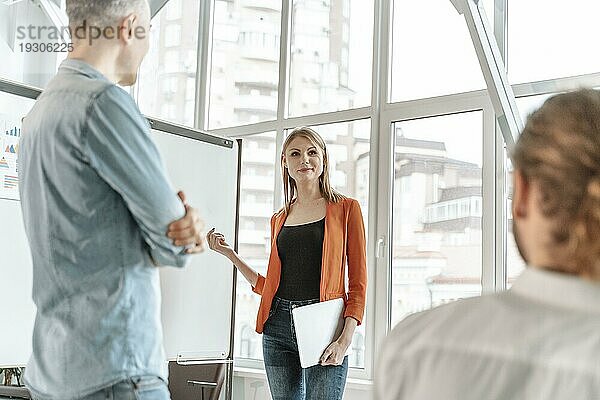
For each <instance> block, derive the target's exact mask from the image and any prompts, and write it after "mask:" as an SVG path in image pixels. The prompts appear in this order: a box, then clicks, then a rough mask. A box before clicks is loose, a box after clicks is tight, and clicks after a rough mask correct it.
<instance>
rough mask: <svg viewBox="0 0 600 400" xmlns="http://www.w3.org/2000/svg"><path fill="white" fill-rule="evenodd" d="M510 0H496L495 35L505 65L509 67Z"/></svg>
mask: <svg viewBox="0 0 600 400" xmlns="http://www.w3.org/2000/svg"><path fill="white" fill-rule="evenodd" d="M507 3H508V1H507V0H494V21H493V24H494V36H495V37H496V43H498V49H499V50H500V55H501V56H502V59H503V60H504V66H505V67H507V68H508V62H507V61H508V60H507V56H508V52H507V50H508V40H507V38H508V36H507V33H508V12H507V11H508V8H507V6H508V4H507Z"/></svg>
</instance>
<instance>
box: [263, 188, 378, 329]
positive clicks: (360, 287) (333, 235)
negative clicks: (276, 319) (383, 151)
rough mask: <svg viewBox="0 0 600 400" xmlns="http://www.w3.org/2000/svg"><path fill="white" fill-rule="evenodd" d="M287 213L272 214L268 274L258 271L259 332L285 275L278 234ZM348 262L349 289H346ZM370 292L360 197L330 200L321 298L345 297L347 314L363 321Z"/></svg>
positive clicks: (326, 214) (326, 225)
mask: <svg viewBox="0 0 600 400" xmlns="http://www.w3.org/2000/svg"><path fill="white" fill-rule="evenodd" d="M286 217H287V214H286V213H285V210H280V211H279V212H277V213H275V215H273V217H271V255H270V257H269V265H268V267H267V276H266V278H265V277H263V276H262V275H260V274H259V275H258V281H257V282H256V287H254V288H252V290H253V291H254V292H255V293H258V294H260V295H261V296H262V298H261V301H260V308H259V309H258V315H257V317H256V332H258V333H262V331H263V327H264V324H265V322H266V321H267V318H268V317H269V311H270V310H271V303H272V301H273V297H275V293H276V292H277V288H278V287H279V279H280V278H281V260H280V259H279V254H278V253H277V235H278V234H279V231H280V230H281V227H282V226H283V223H284V222H285V219H286ZM346 264H347V265H348V291H347V292H346V288H345V282H346V279H345V277H346ZM366 295H367V256H366V239H365V226H364V223H363V218H362V213H361V211H360V205H359V204H358V201H356V200H354V199H350V198H345V199H343V200H342V201H340V202H338V203H328V204H327V210H326V212H325V236H324V238H323V261H322V264H321V290H320V300H321V301H327V300H332V299H337V298H343V299H344V302H345V304H346V307H345V311H344V317H352V318H354V319H356V320H357V321H358V324H359V325H360V324H361V322H362V318H363V315H364V312H365V300H366Z"/></svg>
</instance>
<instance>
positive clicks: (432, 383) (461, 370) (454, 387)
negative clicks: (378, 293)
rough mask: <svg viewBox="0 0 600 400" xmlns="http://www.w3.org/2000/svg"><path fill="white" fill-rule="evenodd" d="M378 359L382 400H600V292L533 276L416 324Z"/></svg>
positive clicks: (571, 280)
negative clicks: (508, 288)
mask: <svg viewBox="0 0 600 400" xmlns="http://www.w3.org/2000/svg"><path fill="white" fill-rule="evenodd" d="M379 354H380V357H379V360H378V363H377V368H376V372H375V374H376V375H375V398H376V399H377V400H391V399H394V400H396V399H410V400H421V399H423V400H424V399H427V400H435V399H447V400H452V399H460V400H471V399H473V400H475V399H477V400H488V399H502V400H510V399H526V400H537V399H568V400H574V399H586V400H587V399H600V284H596V283H592V282H588V281H585V280H583V279H580V278H578V277H575V276H569V275H563V274H560V273H555V272H549V271H544V270H540V269H536V268H532V267H530V268H527V269H526V270H525V271H524V272H523V274H522V275H521V276H520V277H519V278H518V279H517V281H516V282H515V284H514V285H513V287H512V288H511V289H510V290H509V291H506V292H502V293H496V294H491V295H485V296H481V297H476V298H471V299H465V300H460V301H457V302H454V303H451V304H447V305H444V306H440V307H438V308H435V309H433V310H429V311H426V312H422V313H419V314H415V315H412V316H409V317H408V318H406V319H404V320H403V321H402V322H400V323H399V324H398V325H397V326H396V327H395V328H394V329H393V330H392V332H391V333H390V335H389V336H388V338H387V339H386V340H385V342H384V344H383V346H382V349H381V351H380V353H379Z"/></svg>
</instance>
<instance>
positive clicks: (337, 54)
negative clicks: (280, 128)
mask: <svg viewBox="0 0 600 400" xmlns="http://www.w3.org/2000/svg"><path fill="white" fill-rule="evenodd" d="M373 7H374V5H373V1H372V0H338V1H335V0H333V1H331V0H327V1H320V0H319V1H317V0H295V1H294V2H293V8H292V36H291V42H292V48H291V64H290V65H291V69H290V98H289V114H290V115H292V116H298V115H308V114H317V113H322V112H329V111H338V110H345V109H350V108H357V107H364V106H368V105H370V104H371V75H372V73H371V68H372V59H373Z"/></svg>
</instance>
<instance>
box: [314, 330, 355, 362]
mask: <svg viewBox="0 0 600 400" xmlns="http://www.w3.org/2000/svg"><path fill="white" fill-rule="evenodd" d="M350 343H352V342H351V341H349V340H345V339H344V338H343V337H340V338H339V339H338V340H336V341H335V342H333V343H331V344H330V345H329V346H327V348H326V349H325V351H324V352H323V355H322V356H321V359H320V360H319V364H321V365H342V362H344V357H345V356H346V350H348V347H350Z"/></svg>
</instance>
